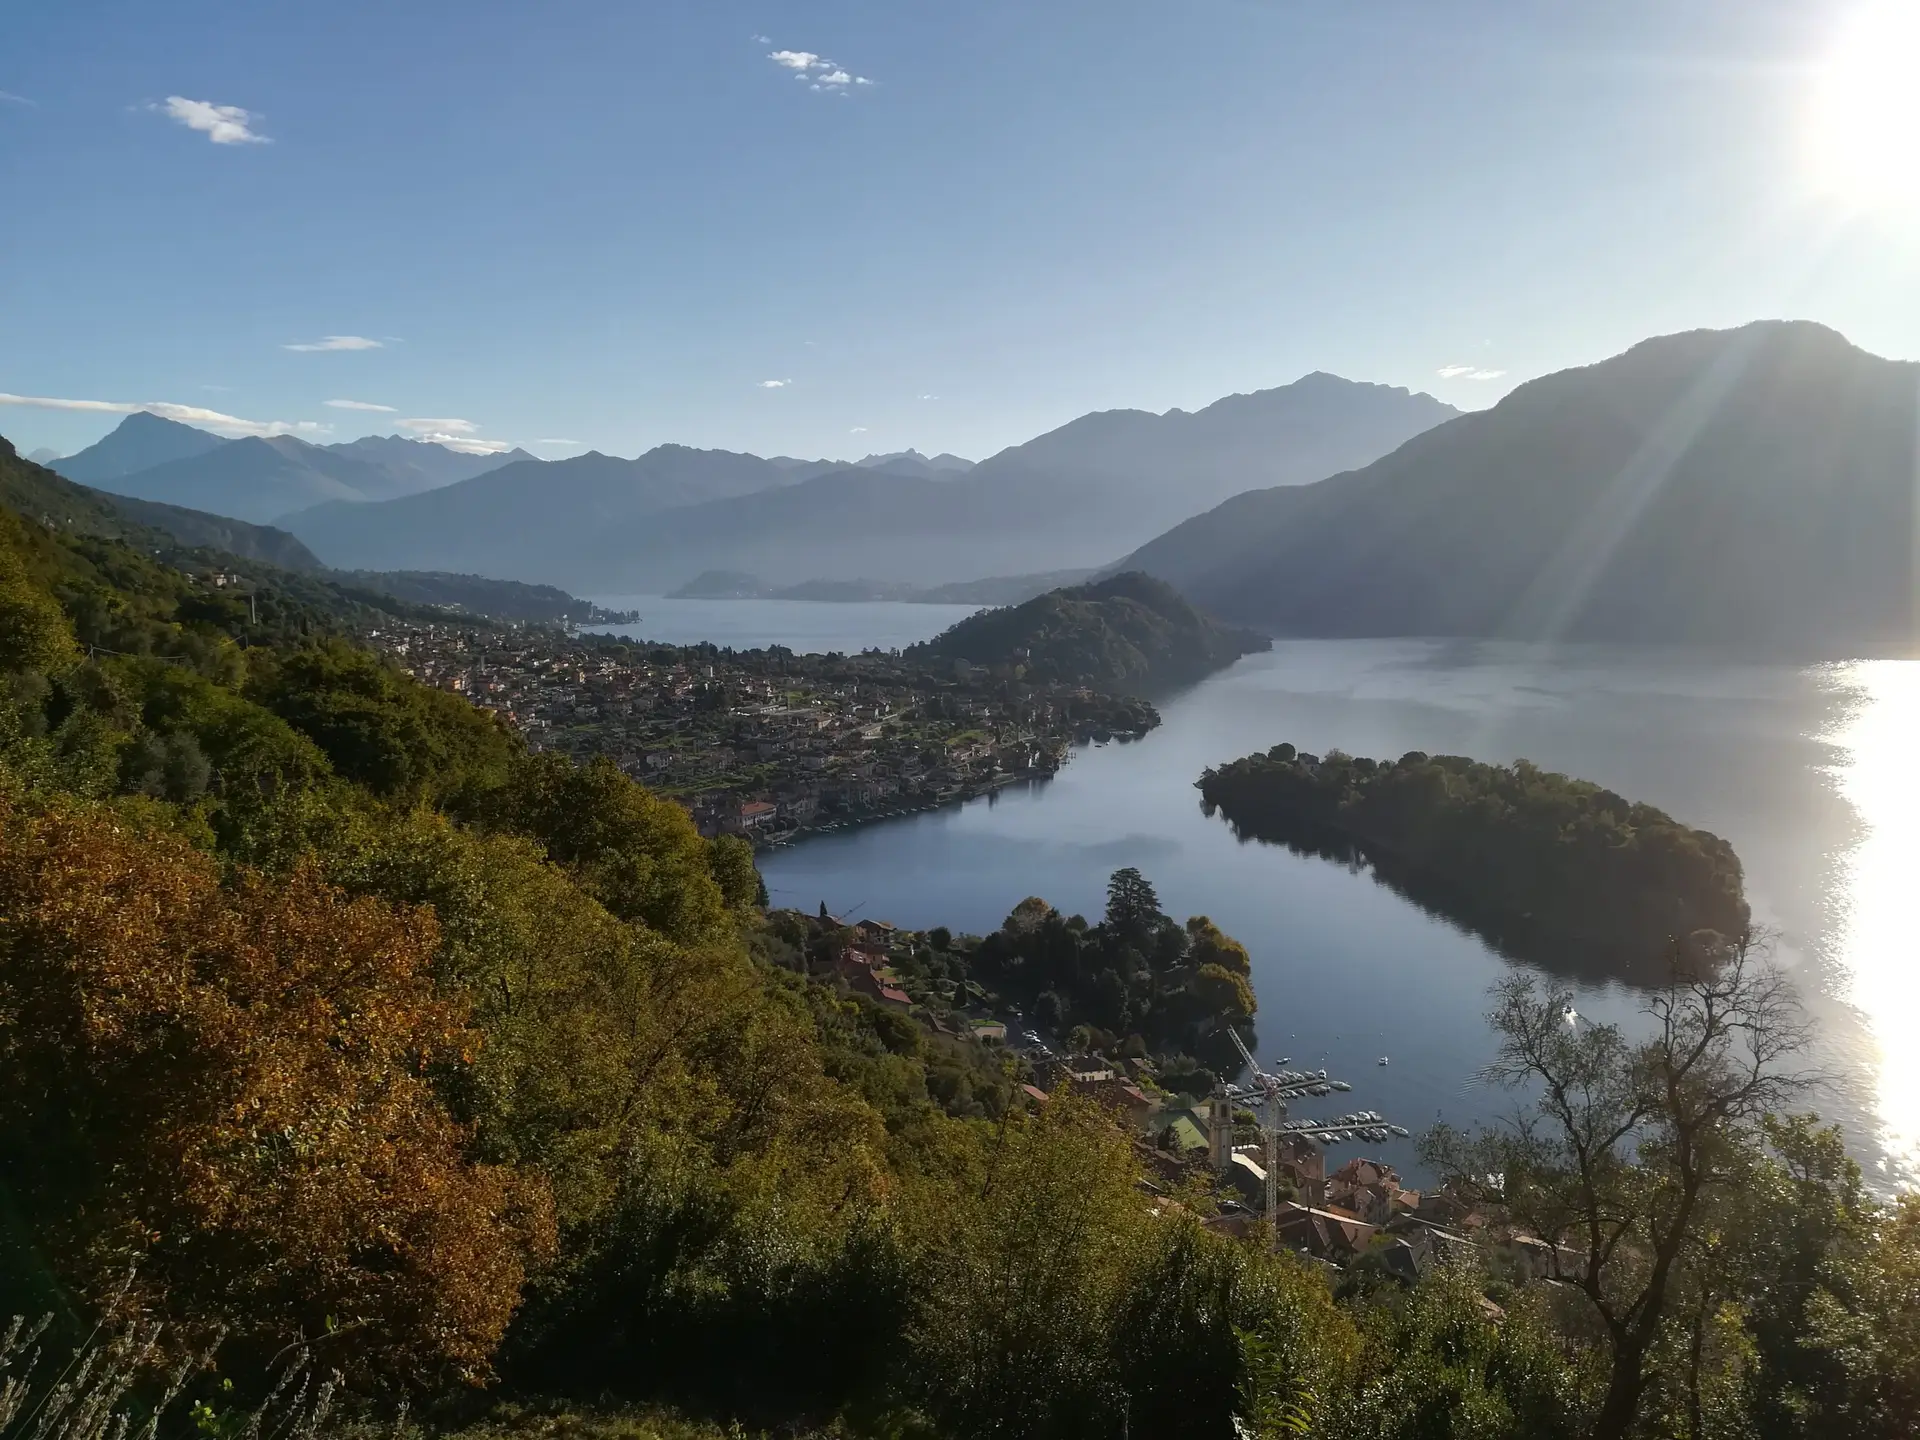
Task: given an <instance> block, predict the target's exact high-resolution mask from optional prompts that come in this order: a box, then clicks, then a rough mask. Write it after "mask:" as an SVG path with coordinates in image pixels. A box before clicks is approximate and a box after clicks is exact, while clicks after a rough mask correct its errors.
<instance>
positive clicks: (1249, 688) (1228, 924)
mask: <svg viewBox="0 0 1920 1440" xmlns="http://www.w3.org/2000/svg"><path fill="white" fill-rule="evenodd" d="M678 603H699V604H703V605H716V606H747V605H757V606H771V607H773V609H771V610H768V611H766V612H764V617H763V618H764V623H766V624H767V626H768V629H767V630H766V631H765V633H764V634H761V635H758V636H756V635H755V634H754V633H753V631H752V623H753V622H752V621H751V620H750V618H749V617H748V616H747V615H745V614H739V616H738V619H737V620H736V621H735V622H734V624H732V625H731V626H730V627H729V628H728V630H727V632H726V634H727V635H728V640H727V641H726V642H723V643H733V644H736V645H742V646H745V645H751V644H754V643H765V641H766V640H768V639H780V643H793V641H792V640H791V639H788V638H783V637H790V636H797V635H802V634H805V633H808V632H809V631H810V630H814V629H818V630H820V631H822V632H825V631H828V630H833V631H835V632H836V634H838V635H839V637H840V638H839V639H837V640H836V642H835V645H834V648H841V649H857V648H859V645H860V643H861V642H860V641H859V640H858V639H857V638H852V639H849V638H847V634H846V632H847V631H848V630H850V629H853V628H856V627H857V625H858V624H859V620H858V618H857V617H854V616H852V615H848V616H847V617H845V619H844V620H837V619H832V618H831V617H818V618H816V617H814V616H813V615H812V614H811V612H813V611H815V610H821V609H836V610H849V611H851V610H854V609H857V608H865V607H853V606H846V607H835V606H811V605H808V606H800V607H798V609H799V610H800V611H801V612H802V613H799V614H795V613H793V612H794V611H795V608H796V607H795V605H794V603H793V602H748V601H710V602H678ZM657 605H658V602H655V601H650V600H642V601H639V602H637V603H636V604H635V605H634V608H638V609H641V610H642V612H643V614H647V615H649V616H650V615H651V614H652V613H653V609H652V608H650V607H657ZM880 608H881V609H883V610H884V609H887V608H889V607H880ZM891 608H892V609H895V610H911V611H919V610H922V609H931V608H933V607H921V606H898V607H891ZM886 623H887V624H888V625H889V626H893V627H897V626H900V625H903V624H906V623H908V621H907V618H906V617H900V616H897V615H895V616H888V617H886ZM945 623H950V622H948V621H945V620H936V619H935V618H934V617H932V616H929V617H927V620H926V622H925V624H923V625H922V626H921V627H920V628H921V630H922V631H924V633H927V634H930V633H932V630H933V629H937V628H939V626H940V625H942V624H945ZM929 627H931V628H929ZM638 628H639V629H640V631H641V632H642V633H653V626H652V625H651V624H642V625H641V626H640V627H638ZM908 633H910V632H907V631H903V630H900V629H897V628H894V629H889V630H888V631H887V632H886V633H885V634H884V635H878V636H876V637H874V638H871V639H869V640H868V641H867V642H866V643H879V644H897V643H901V642H900V640H899V638H898V637H899V636H900V635H902V634H908ZM715 638H718V636H717V635H716V636H715ZM912 638H920V637H919V636H913V637H912ZM1161 710H1162V715H1163V717H1164V721H1165V723H1164V724H1163V725H1162V726H1161V727H1160V728H1159V729H1158V730H1156V731H1155V732H1153V733H1152V734H1151V735H1149V736H1147V737H1146V738H1145V739H1144V740H1141V741H1138V742H1135V743H1133V744H1127V745H1121V744H1113V745H1107V746H1101V747H1093V748H1089V749H1086V750H1083V751H1081V752H1079V753H1078V754H1076V755H1075V757H1074V758H1073V760H1072V762H1071V763H1070V764H1069V765H1068V766H1067V767H1066V768H1065V769H1064V770H1063V771H1062V772H1061V773H1060V774H1059V775H1058V776H1057V777H1055V778H1054V779H1052V780H1051V781H1048V782H1046V783H1043V784H1039V785H1035V786H1033V787H1031V788H1026V789H1016V790H1008V791H1003V792H1001V793H999V794H998V795H996V796H994V797H993V798H991V799H990V800H979V801H974V802H972V803H971V804H968V805H966V806H964V807H960V808H957V809H951V810H945V811H937V812H931V813H925V814H920V815H915V816H910V817H907V818H905V819H902V820H898V821H889V822H885V823H882V824H879V825H875V826H871V827H868V828H865V829H862V830H857V831H853V832H850V833H846V834H839V835H829V836H823V837H819V838H815V839H810V840H807V841H805V842H803V843H802V844H800V845H797V846H795V847H793V848H791V849H787V850H781V851H776V852H773V853H771V854H769V855H766V856H764V857H763V863H762V867H761V868H762V870H763V872H764V874H765V876H766V880H767V885H768V887H769V890H770V891H771V893H772V898H773V900H774V902H775V903H776V904H783V905H794V906H800V907H804V908H806V909H809V910H810V909H813V908H815V907H816V906H818V905H819V904H820V903H821V902H822V901H825V902H826V903H827V905H828V906H829V907H830V908H832V909H833V910H834V911H835V913H837V914H847V913H849V912H854V913H857V914H858V915H867V916H877V917H879V918H883V919H889V920H893V921H895V922H897V923H900V924H903V925H909V926H914V927H924V926H931V925H936V924H944V925H947V926H950V927H952V928H953V929H955V930H970V931H975V932H984V931H986V930H990V929H992V928H994V927H995V926H997V925H998V924H999V923H1000V921H1001V920H1002V918H1003V917H1004V916H1005V915H1006V913H1007V912H1008V911H1009V910H1010V909H1011V908H1012V907H1013V906H1014V905H1015V904H1016V903H1017V902H1018V901H1019V900H1020V899H1022V898H1023V897H1024V896H1027V895H1040V896H1043V897H1045V898H1046V899H1047V900H1049V901H1051V902H1052V903H1053V904H1055V905H1057V906H1059V907H1060V908H1062V909H1063V910H1067V911H1070V912H1071V911H1080V912H1082V913H1085V914H1087V915H1089V916H1092V915H1097V914H1098V913H1099V911H1100V910H1101V908H1102V906H1103V904H1104V892H1105V884H1106V879H1107V876H1108V875H1109V874H1110V873H1111V872H1112V871H1113V870H1115V869H1117V868H1119V867H1120V866H1123V865H1132V866H1137V867H1138V868H1139V869H1140V870H1141V871H1142V872H1143V873H1145V874H1146V875H1147V876H1148V878H1149V879H1151V880H1152V881H1153V882H1154V884H1155V885H1156V886H1157V887H1158V890H1159V893H1160V897H1161V902H1162V905H1163V906H1164V908H1165V909H1166V910H1167V911H1168V912H1169V913H1170V914H1173V915H1176V916H1178V917H1180V918H1185V917H1186V916H1188V915H1194V914H1206V915H1210V916H1212V917H1213V919H1214V920H1216V921H1217V922H1218V923H1219V924H1220V925H1221V926H1222V927H1223V928H1225V929H1226V930H1227V932H1228V933H1229V934H1232V935H1235V936H1237V937H1238V938H1239V939H1240V940H1242V941H1243V942H1245V943H1246V945H1247V947H1248V949H1249V950H1250V951H1251V953H1252V956H1253V978H1254V982H1255V990H1256V992H1257V994H1258V997H1259V1002H1260V1013H1259V1017H1258V1022H1259V1032H1260V1043H1259V1050H1258V1053H1259V1054H1260V1055H1261V1057H1262V1058H1263V1059H1275V1058H1278V1057H1279V1056H1280V1055H1283V1054H1285V1055H1290V1056H1292V1057H1293V1060H1294V1061H1295V1063H1296V1064H1299V1065H1302V1066H1311V1067H1314V1068H1319V1067H1320V1066H1322V1065H1325V1066H1326V1067H1327V1068H1328V1069H1329V1070H1330V1071H1331V1072H1332V1073H1333V1074H1335V1075H1336V1076H1338V1077H1340V1078H1344V1079H1346V1080H1349V1081H1351V1082H1352V1083H1353V1085H1354V1093H1353V1095H1352V1096H1351V1097H1350V1099H1349V1100H1348V1101H1347V1102H1346V1103H1345V1104H1343V1105H1340V1106H1338V1107H1322V1108H1339V1109H1345V1108H1364V1109H1377V1110H1380V1111H1382V1112H1384V1113H1385V1114H1387V1116H1388V1117H1389V1118H1390V1119H1393V1120H1395V1121H1397V1122H1398V1123H1400V1124H1403V1125H1406V1126H1408V1127H1409V1128H1411V1129H1414V1130H1416V1131H1417V1130H1419V1129H1420V1128H1421V1127H1422V1126H1424V1125H1427V1124H1430V1123H1431V1122H1432V1121H1434V1120H1435V1119H1436V1118H1444V1119H1447V1120H1449V1121H1452V1122H1455V1123H1470V1122H1473V1121H1476V1120H1482V1119H1487V1118H1490V1117H1491V1116H1493V1115H1494V1114H1495V1113H1496V1112H1497V1111H1500V1110H1502V1109H1504V1108H1506V1107H1508V1106H1510V1105H1511V1101H1510V1100H1509V1099H1508V1098H1507V1097H1505V1096H1503V1095H1502V1094H1500V1093H1498V1092H1490V1091H1489V1090H1488V1089H1487V1088H1486V1087H1485V1086H1484V1085H1482V1084H1480V1083H1478V1082H1477V1081H1476V1079H1475V1075H1476V1072H1477V1071H1478V1070H1479V1069H1480V1067H1481V1066H1482V1065H1483V1064H1484V1063H1485V1061H1486V1060H1487V1058H1488V1056H1489V1052H1490V1041H1489V1037H1488V1032H1487V1029H1486V1027H1485V1024H1484V1022H1483V1018H1482V1017H1483V1012H1484V1010H1485V1008H1486V991H1487V987H1488V986H1489V985H1491V984H1492V983H1493V982H1494V980H1496V979H1497V978H1498V977H1500V976H1501V975H1503V974H1506V973H1509V971H1510V969H1511V965H1510V962H1508V961H1506V960H1504V959H1502V958H1501V957H1500V956H1498V955H1496V954H1495V953H1493V952H1492V951H1490V950H1489V949H1488V948H1487V947H1486V946H1485V945H1484V944H1482V943H1481V942H1480V941H1479V940H1477V939H1475V938H1474V937H1472V936H1470V935H1467V934H1465V933H1463V932H1461V931H1459V930H1457V929H1455V928H1454V927H1452V926H1451V925H1449V924H1447V923H1446V922H1444V921H1442V920H1439V919H1436V918H1435V917H1433V916H1431V915H1429V914H1427V913H1426V912H1424V911H1422V910H1420V909H1419V908H1418V907H1416V906H1415V905H1413V904H1411V903H1409V902H1408V901H1406V900H1404V899H1402V898H1400V897H1399V896H1398V895H1396V894H1394V893H1393V892H1392V891H1390V890H1388V889H1386V888H1385V887H1383V886H1382V885H1380V884H1378V883H1376V882H1375V881H1374V880H1373V879H1372V877H1371V876H1370V875H1369V874H1367V873H1365V872H1364V871H1356V870H1353V869H1349V868H1348V867H1345V866H1342V865H1338V864H1333V863H1329V862H1327V861H1324V860H1317V859H1309V858H1305V857H1300V856H1295V855H1291V854H1289V853H1288V852H1287V851H1285V850H1284V849H1281V848H1278V847H1271V846H1265V845H1261V844H1258V843H1246V844H1242V843H1240V842H1238V841H1236V840H1235V839H1234V837H1233V833H1232V831H1231V830H1230V829H1229V828H1228V826H1227V825H1226V823H1225V822H1224V821H1222V820H1219V819H1211V820H1210V819H1208V818H1207V817H1206V816H1204V815H1203V814H1202V813H1201V811H1200V805H1199V797H1198V794H1197V793H1196V792H1195V790H1194V789H1193V782H1194V780H1195V779H1196V778H1198V776H1199V774H1200V772H1201V770H1202V769H1204V768H1205V767H1206V766H1208V765H1211V764H1218V763H1220V762H1221V761H1224V760H1229V759H1233V758H1235V757H1237V756H1240V755H1244V754H1247V753H1248V752H1250V751H1253V750H1264V749H1266V748H1268V747H1270V746H1272V745H1275V744H1278V743H1279V742H1280V741H1282V740H1287V741H1291V742H1292V743H1294V744H1295V745H1297V746H1299V747H1300V748H1302V749H1305V750H1312V751H1319V752H1324V751H1325V750H1327V749H1330V748H1333V747H1336V746H1337V747H1339V748H1341V749H1344V750H1347V751H1350V752H1352V753H1354V754H1358V755H1373V756H1389V757H1391V756H1398V755H1401V754H1403V753H1405V752H1406V751H1408V750H1416V749H1417V750H1426V751H1429V752H1432V753H1454V754H1465V755H1471V756H1473V757H1475V758H1477V759H1481V760H1489V761H1508V760H1512V759H1516V758H1519V757H1525V758H1527V759H1530V760H1533V761H1535V762H1537V763H1539V764H1541V765H1543V766H1546V767H1548V768H1550V769H1555V770H1562V771H1565V772H1567V773H1569V774H1572V775H1578V776H1582V777H1584V778H1586V779H1590V780H1595V781H1598V782H1599V783H1601V784H1603V785H1606V786H1608V787H1610V788H1612V789H1614V790H1617V791H1619V792H1620V793H1621V794H1623V795H1625V796H1627V797H1628V798H1630V799H1634V800H1642V801H1645V802H1647V803H1649V804H1652V805H1657V806H1659V807H1660V808H1661V809H1664V810H1666V811H1668V812H1669V813H1671V814H1673V815H1674V816H1676V817H1677V818H1679V819H1681V820H1683V821H1685V822H1687V823H1688V824H1692V825H1698V826H1703V827H1705V828H1706V829H1709V830H1713V831H1716V832H1717V833H1719V834H1721V835H1724V836H1725V837H1727V838H1728V839H1729V840H1731V841H1732V842H1733V844H1734V847H1735V848H1736V849H1737V850H1738V851H1739V854H1740V856H1741V859H1742V860H1743V861H1744V863H1745V866H1746V872H1747V889H1748V896H1749V898H1750V900H1751V901H1752V903H1753V908H1754V913H1755V918H1756V920H1757V921H1758V922H1760V923H1761V924H1763V925H1765V926H1767V927H1769V928H1770V929H1772V930H1773V931H1774V932H1776V934H1777V937H1778V939H1777V942H1776V953H1777V955H1778V958H1779V959H1780V961H1781V962H1782V963H1783V964H1785V965H1787V966H1788V967H1790V968H1791V970H1792V971H1793V973H1794V975H1795V977H1796V979H1797V981H1798V983H1799V985H1800V988H1801V990H1802V993H1803V995H1804V996H1805V998H1806V1001H1807V1003H1808V1006H1809V1008H1810V1009H1811V1011H1812V1012H1813V1014H1814V1015H1815V1017H1816V1019H1817V1020H1818V1022H1819V1035H1820V1041H1819V1049H1818V1053H1817V1054H1816V1055H1814V1056H1812V1057H1811V1063H1813V1064H1814V1065H1816V1066H1819V1067H1821V1068H1826V1069H1831V1070H1835V1071H1838V1072H1842V1073H1844V1074H1845V1075H1847V1076H1849V1077H1853V1078H1852V1080H1851V1082H1850V1083H1849V1084H1848V1085H1847V1086H1846V1088H1844V1089H1834V1090H1831V1091H1829V1092H1828V1093H1825V1094H1822V1095H1820V1096H1819V1097H1818V1098H1817V1099H1816V1100H1814V1101H1812V1102H1810V1103H1811V1104H1812V1106H1813V1108H1817V1109H1818V1110H1820V1112H1821V1113H1822V1114H1824V1115H1827V1116H1829V1117H1831V1118H1834V1119H1838V1120H1840V1121H1842V1122H1843V1123H1844V1124H1845V1125H1846V1128H1847V1133H1848V1136H1849V1139H1850V1140H1851V1141H1852V1143H1853V1145H1854V1148H1855V1151H1856V1153H1857V1154H1859V1155H1860V1157H1861V1158H1862V1161H1863V1163H1866V1164H1867V1165H1868V1166H1869V1173H1870V1175H1871V1176H1872V1177H1873V1178H1874V1179H1875V1180H1876V1182H1877V1183H1878V1184H1881V1185H1889V1184H1892V1183H1896V1182H1906V1183H1914V1182H1916V1181H1920V1048H1916V1047H1915V1046H1914V1045H1912V1044H1911V1043H1910V1042H1908V1041H1902V1040H1901V1038H1900V1037H1901V1036H1902V1035H1904V1034H1906V1033H1907V1032H1908V1029H1909V1027H1910V1025H1911V1023H1912V1021H1913V1020H1914V1019H1915V1018H1916V1016H1920V944H1916V942H1915V940H1914V938H1913V931H1914V926H1913V923H1912V920H1911V918H1910V906H1909V904H1908V898H1909V891H1910V890H1912V889H1913V888H1914V887H1915V884H1916V881H1917V880H1920V664H1917V663H1914V662H1908V661H1899V660H1862V661H1859V662H1855V663H1845V664H1827V665H1812V666H1797V665H1787V664H1760V663H1751V664H1749V663H1738V662H1730V661H1727V660H1725V659H1702V658H1700V657H1696V656H1689V655H1684V654H1677V653H1665V652H1649V651H1646V650H1631V649H1617V648H1605V647H1594V646H1563V647H1533V646H1518V645H1507V644H1484V643H1474V644H1462V643H1448V642H1426V641H1365V642H1348V641H1338V642H1334V641H1328V642H1285V643H1282V644H1280V645H1279V646H1277V647H1276V648H1275V649H1274V650H1273V651H1272V652H1271V653H1270V654H1265V655H1256V656H1249V657H1248V658H1246V659H1245V660H1242V661H1241V662H1240V663H1239V664H1238V665H1236V666H1234V667H1233V668H1232V669H1231V670H1228V671H1225V672H1223V673H1221V674H1219V675H1217V676H1215V677H1213V678H1212V679H1210V680H1208V681H1207V682H1206V683H1204V684H1202V685H1200V686H1198V687H1196V688H1194V689H1192V690H1190V691H1187V692H1185V693H1184V694H1182V695H1179V696H1177V697H1175V698H1173V699H1171V700H1168V701H1166V702H1165V703H1163V705H1162V706H1161ZM1576 988H1577V998H1576V1001H1575V1003H1576V1006H1577V1008H1578V1009H1579V1010H1580V1012H1581V1013H1582V1014H1585V1015H1587V1016H1589V1017H1591V1018H1595V1019H1619V1020H1622V1021H1624V1022H1627V1023H1632V1022H1633V1021H1634V1020H1635V1019H1636V1018H1637V998H1636V996H1635V995H1634V993H1633V992H1632V991H1631V990H1630V989H1628V988H1627V987H1624V986H1621V985H1605V984H1603V985H1592V984H1583V985H1578V986H1577V987H1576ZM1382 1058H1385V1059H1386V1060H1387V1061H1388V1062H1389V1063H1388V1064H1386V1065H1384V1066H1383V1065H1381V1064H1380V1063H1379V1062H1380V1060H1381V1059H1382ZM1296 1113H1301V1114H1309V1113H1318V1112H1316V1111H1315V1110H1313V1109H1310V1108H1307V1107H1302V1108H1301V1109H1300V1110H1299V1111H1298V1112H1296ZM1369 1148H1370V1152H1371V1151H1372V1150H1374V1149H1378V1148H1380V1147H1369ZM1382 1153H1383V1158H1387V1159H1389V1160H1392V1161H1393V1162H1394V1163H1396V1164H1398V1165H1400V1166H1401V1167H1402V1169H1403V1173H1410V1174H1419V1173H1420V1172H1419V1167H1418V1166H1417V1164H1416V1163H1415V1162H1414V1160H1413V1156H1412V1153H1411V1146H1410V1145H1408V1144H1406V1143H1404V1142H1402V1143H1400V1144H1398V1145H1395V1146H1391V1147H1385V1148H1384V1150H1383V1152H1382ZM1334 1155H1335V1158H1336V1160H1337V1159H1338V1156H1339V1151H1335V1152H1334Z"/></svg>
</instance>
